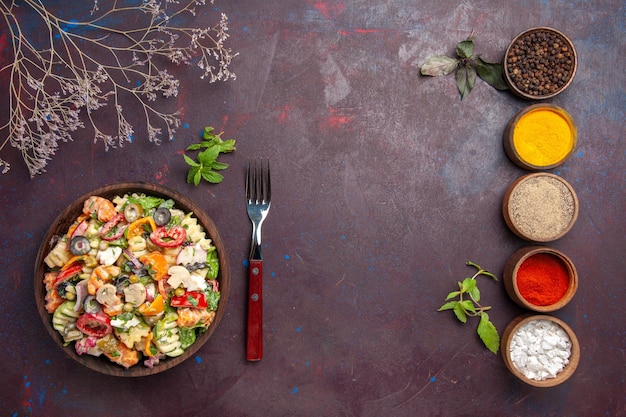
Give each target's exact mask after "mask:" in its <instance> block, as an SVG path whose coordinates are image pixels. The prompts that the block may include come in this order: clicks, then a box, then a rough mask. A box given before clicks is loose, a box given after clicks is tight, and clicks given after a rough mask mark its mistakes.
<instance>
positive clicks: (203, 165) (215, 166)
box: [183, 126, 235, 186]
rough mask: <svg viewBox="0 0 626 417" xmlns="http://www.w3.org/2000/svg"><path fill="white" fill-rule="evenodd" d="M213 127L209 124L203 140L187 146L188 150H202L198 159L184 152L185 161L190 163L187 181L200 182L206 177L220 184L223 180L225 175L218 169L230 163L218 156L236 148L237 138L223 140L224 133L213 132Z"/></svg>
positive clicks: (206, 179)
mask: <svg viewBox="0 0 626 417" xmlns="http://www.w3.org/2000/svg"><path fill="white" fill-rule="evenodd" d="M213 130H214V129H213V128H212V127H211V126H207V127H205V128H204V132H203V133H202V139H203V140H202V141H201V142H200V143H195V144H193V145H189V146H188V147H187V149H186V150H187V151H200V152H198V154H197V156H196V159H195V160H194V159H192V158H190V157H189V156H187V155H186V154H183V157H184V158H185V162H186V163H187V165H189V167H190V168H189V172H188V173H187V183H188V184H191V183H193V184H194V185H196V186H197V185H198V184H200V180H202V179H204V180H205V181H208V182H210V183H212V184H218V183H220V182H222V180H223V179H224V176H223V175H222V174H220V173H219V172H216V171H222V170H224V169H226V168H228V164H225V163H223V162H218V161H217V157H218V156H219V155H220V153H228V152H232V151H234V150H235V140H234V139H228V140H222V137H221V136H222V134H223V133H224V132H220V133H219V134H217V135H215V134H213Z"/></svg>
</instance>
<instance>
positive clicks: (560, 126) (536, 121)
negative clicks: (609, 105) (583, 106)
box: [513, 107, 576, 167]
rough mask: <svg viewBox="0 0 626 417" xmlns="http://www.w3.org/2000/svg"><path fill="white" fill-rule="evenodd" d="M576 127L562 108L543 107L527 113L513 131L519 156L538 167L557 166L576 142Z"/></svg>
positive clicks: (514, 144)
mask: <svg viewBox="0 0 626 417" xmlns="http://www.w3.org/2000/svg"><path fill="white" fill-rule="evenodd" d="M575 142H576V127H575V126H574V125H573V122H572V121H571V119H570V118H569V117H568V115H567V114H565V113H564V112H563V111H561V109H558V108H551V107H540V108H537V109H534V110H531V111H529V112H528V113H526V114H523V115H522V116H521V117H520V119H519V120H518V121H517V123H516V124H515V128H514V130H513V146H514V147H515V150H516V152H517V154H518V155H519V158H520V159H521V160H522V161H524V162H525V163H527V164H530V165H534V166H537V167H547V166H550V165H557V164H559V163H560V162H562V161H563V160H564V159H565V158H567V157H568V156H569V154H570V152H571V151H572V149H573V148H574V146H575V145H576V143H575Z"/></svg>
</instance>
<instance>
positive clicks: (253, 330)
mask: <svg viewBox="0 0 626 417" xmlns="http://www.w3.org/2000/svg"><path fill="white" fill-rule="evenodd" d="M271 193H272V188H271V184H270V161H269V160H267V161H266V164H264V163H263V159H261V160H260V161H259V163H258V164H257V160H256V159H255V160H254V165H252V164H251V163H250V162H248V169H247V173H246V208H247V210H248V217H250V221H251V222H252V244H251V248H250V257H249V262H250V265H249V270H248V278H249V284H248V326H247V339H246V359H247V360H249V361H258V360H260V359H261V358H262V357H263V256H262V254H261V225H262V224H263V221H264V220H265V218H266V217H267V213H268V212H269V210H270V200H271Z"/></svg>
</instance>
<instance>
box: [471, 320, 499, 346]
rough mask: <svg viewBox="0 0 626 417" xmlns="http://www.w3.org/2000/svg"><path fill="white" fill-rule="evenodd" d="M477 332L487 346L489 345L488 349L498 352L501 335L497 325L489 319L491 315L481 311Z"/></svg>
mask: <svg viewBox="0 0 626 417" xmlns="http://www.w3.org/2000/svg"><path fill="white" fill-rule="evenodd" d="M476 332H477V333H478V336H479V337H480V339H481V340H482V341H483V343H484V344H485V346H487V349H489V350H490V351H492V352H493V353H498V348H499V347H500V336H499V335H498V330H497V329H496V326H494V325H493V323H491V321H489V315H488V314H487V313H484V312H483V313H480V322H479V323H478V328H477V329H476Z"/></svg>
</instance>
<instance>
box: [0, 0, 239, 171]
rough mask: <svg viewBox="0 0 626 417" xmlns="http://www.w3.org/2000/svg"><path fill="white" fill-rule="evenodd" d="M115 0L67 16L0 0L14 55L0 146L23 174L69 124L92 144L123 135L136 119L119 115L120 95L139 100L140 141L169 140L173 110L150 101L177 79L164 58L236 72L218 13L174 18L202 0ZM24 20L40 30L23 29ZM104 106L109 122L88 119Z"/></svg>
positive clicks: (63, 137)
mask: <svg viewBox="0 0 626 417" xmlns="http://www.w3.org/2000/svg"><path fill="white" fill-rule="evenodd" d="M181 2H183V4H182V5H181V4H180V3H181ZM124 3H125V4H124V5H122V2H120V1H118V0H112V1H110V2H107V4H110V7H109V8H108V9H106V10H101V6H102V5H101V4H100V3H99V2H98V0H95V1H94V5H93V8H92V10H91V15H90V19H89V20H85V21H74V20H66V19H62V18H61V17H59V16H60V14H59V15H55V14H53V13H52V12H51V10H49V9H50V6H46V2H44V1H43V0H21V1H17V0H13V1H11V2H0V12H2V16H3V17H4V21H5V23H6V26H7V29H8V33H9V34H10V35H11V41H12V46H13V54H14V60H13V62H11V63H10V64H8V65H6V66H4V67H2V68H0V72H2V71H8V72H10V78H9V79H10V85H9V105H10V113H9V117H8V120H7V121H6V123H5V124H4V125H1V126H0V131H4V130H7V131H8V135H7V137H6V139H5V140H4V141H3V142H2V144H0V152H1V151H3V150H4V148H5V147H6V145H7V144H10V145H11V146H12V147H14V148H17V149H18V150H20V151H21V153H22V158H23V159H24V161H25V163H26V165H27V167H28V170H29V172H30V176H31V178H33V177H34V176H35V175H37V174H41V173H43V172H45V167H46V165H47V164H48V162H49V161H50V160H51V159H52V157H53V156H54V155H55V153H56V151H57V149H58V146H59V143H60V142H67V141H71V140H72V132H74V131H76V130H77V129H79V128H84V127H86V126H88V127H91V128H92V129H93V132H94V137H93V140H94V143H97V142H101V143H103V144H104V148H105V150H109V149H110V148H115V147H121V146H123V145H124V144H125V143H126V142H131V141H132V137H133V133H134V127H133V126H134V125H136V123H137V121H132V122H131V121H129V120H128V119H127V118H126V117H125V116H124V109H123V107H122V100H126V99H127V98H131V99H132V98H134V102H135V103H138V104H139V107H140V109H141V114H142V120H144V123H145V128H146V131H147V133H148V140H149V141H150V142H154V143H155V144H159V143H160V142H161V139H162V137H163V129H164V128H165V130H166V137H167V138H169V139H172V138H173V136H174V133H175V131H176V129H177V128H178V127H179V126H180V113H179V112H178V111H176V112H169V113H168V112H164V111H161V110H159V108H158V106H157V98H158V97H164V98H169V97H176V96H177V95H178V89H179V87H180V81H179V80H178V79H177V78H176V77H175V76H174V75H172V74H170V73H169V72H168V70H167V65H168V64H170V63H173V64H175V65H180V64H184V65H195V66H197V67H198V68H200V69H201V71H202V74H201V76H200V78H201V79H205V78H206V79H208V81H209V82H210V83H213V82H216V81H226V80H229V79H235V78H236V77H235V74H234V73H232V72H231V71H230V68H229V67H230V64H231V60H232V59H233V58H234V57H235V56H237V54H236V53H233V52H232V51H231V50H230V49H229V48H227V47H226V46H225V42H226V40H227V39H228V37H229V34H228V18H227V17H226V15H225V14H223V13H222V14H221V16H220V20H219V22H218V23H217V24H215V25H214V26H212V27H207V28H202V29H201V28H188V27H179V26H178V25H177V23H179V22H181V21H182V20H183V18H184V16H187V15H191V16H195V14H196V7H197V6H204V5H205V3H206V0H180V1H179V0H166V4H165V6H162V3H160V2H157V1H156V0H138V4H135V5H130V6H129V5H126V3H127V2H124ZM212 3H213V0H211V4H212ZM168 7H170V9H169V10H168ZM172 7H174V8H175V10H172V9H171V8H172ZM33 19H35V20H36V22H37V23H38V24H40V25H41V29H42V30H43V32H39V31H35V32H33V31H32V30H29V31H26V30H24V28H25V27H26V26H27V24H28V25H29V27H31V26H32V24H33ZM41 33H45V36H44V37H43V39H42V37H41ZM131 101H132V100H131ZM125 103H126V102H125ZM106 106H108V111H109V112H111V113H108V114H109V116H110V115H111V114H112V115H113V116H112V117H113V119H115V128H114V129H113V130H111V129H110V125H111V123H110V122H109V121H108V119H106V118H99V117H98V115H100V114H102V112H98V113H97V111H98V110H100V109H102V108H103V107H106ZM110 117H111V116H110ZM0 169H1V170H2V173H3V174H4V173H6V172H8V171H9V169H10V165H9V163H8V162H7V161H5V160H4V159H1V158H0Z"/></svg>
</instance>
